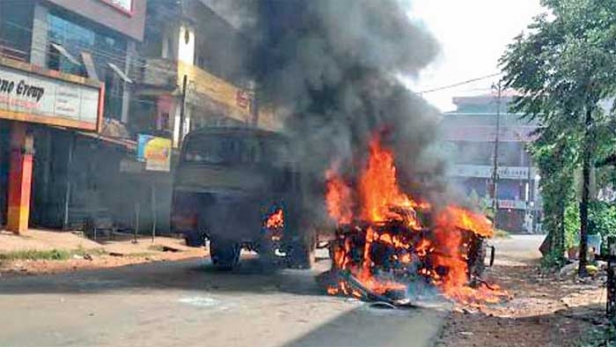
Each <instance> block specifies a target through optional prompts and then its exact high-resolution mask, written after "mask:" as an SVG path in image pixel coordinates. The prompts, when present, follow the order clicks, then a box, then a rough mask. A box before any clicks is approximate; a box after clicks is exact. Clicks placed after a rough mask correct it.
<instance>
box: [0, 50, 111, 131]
mask: <svg viewBox="0 0 616 347" xmlns="http://www.w3.org/2000/svg"><path fill="white" fill-rule="evenodd" d="M103 94H104V88H103V84H101V83H93V82H92V81H88V80H86V79H84V78H81V77H78V76H71V75H67V74H61V73H58V72H53V71H48V70H43V69H40V68H35V67H33V66H31V65H28V64H23V63H18V62H11V61H8V60H7V59H0V118H4V119H11V120H17V121H24V122H31V123H38V124H47V125H56V126H63V127H68V128H76V129H80V130H89V131H97V130H99V125H100V121H101V119H102V111H103V101H102V100H103Z"/></svg>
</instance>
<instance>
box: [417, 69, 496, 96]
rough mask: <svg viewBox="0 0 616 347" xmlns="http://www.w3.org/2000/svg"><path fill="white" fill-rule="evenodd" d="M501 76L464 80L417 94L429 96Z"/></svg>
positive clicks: (493, 75) (492, 75) (494, 75)
mask: <svg viewBox="0 0 616 347" xmlns="http://www.w3.org/2000/svg"><path fill="white" fill-rule="evenodd" d="M501 74H502V72H499V73H494V74H491V75H486V76H482V77H477V78H472V79H470V80H466V81H462V82H457V83H454V84H450V85H446V86H443V87H438V88H433V89H428V90H424V91H421V92H419V94H429V93H434V92H438V91H441V90H446V89H451V88H455V87H459V86H463V85H465V84H469V83H473V82H477V81H482V80H487V79H489V78H494V77H497V76H500V75H501Z"/></svg>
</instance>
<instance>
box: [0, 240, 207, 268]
mask: <svg viewBox="0 0 616 347" xmlns="http://www.w3.org/2000/svg"><path fill="white" fill-rule="evenodd" d="M98 241H99V242H96V241H94V240H90V239H88V238H86V237H84V236H82V235H81V234H80V233H79V232H70V231H50V230H37V229H30V230H28V231H27V232H26V233H24V234H22V235H19V236H18V235H14V234H12V233H9V232H6V231H0V273H1V274H2V275H3V276H7V275H9V276H10V275H24V274H28V275H32V274H41V273H58V272H65V271H76V270H82V269H95V268H102V267H115V266H123V265H130V264H138V263H144V262H151V261H164V260H181V259H187V258H195V257H205V256H206V255H207V254H208V253H207V251H206V250H205V249H203V248H191V247H187V246H186V245H185V244H184V240H183V239H178V238H170V237H156V238H155V239H154V242H152V238H151V237H147V236H139V237H138V239H137V242H136V243H134V242H133V236H132V235H127V234H115V235H114V237H113V238H111V239H109V238H103V239H99V240H98Z"/></svg>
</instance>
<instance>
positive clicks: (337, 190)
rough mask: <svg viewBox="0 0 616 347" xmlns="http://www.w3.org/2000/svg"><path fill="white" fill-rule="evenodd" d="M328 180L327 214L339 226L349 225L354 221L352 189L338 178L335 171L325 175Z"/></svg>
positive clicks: (329, 171)
mask: <svg viewBox="0 0 616 347" xmlns="http://www.w3.org/2000/svg"><path fill="white" fill-rule="evenodd" d="M325 177H326V178H327V194H326V196H325V201H326V203H327V212H328V213H329V215H330V217H331V218H333V219H334V220H335V221H336V222H338V224H349V223H351V220H352V219H353V209H352V200H351V188H349V187H348V186H347V185H346V183H345V182H344V180H343V179H342V178H341V177H340V176H338V175H337V174H336V172H335V170H333V169H330V170H328V171H327V173H326V174H325Z"/></svg>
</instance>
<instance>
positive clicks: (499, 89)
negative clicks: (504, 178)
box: [492, 81, 503, 229]
mask: <svg viewBox="0 0 616 347" xmlns="http://www.w3.org/2000/svg"><path fill="white" fill-rule="evenodd" d="M492 88H494V89H496V91H497V99H496V135H495V136H494V162H493V167H492V209H493V211H494V229H496V228H497V227H498V144H499V135H500V108H501V98H502V94H503V86H502V83H501V82H500V81H499V82H498V84H497V85H493V86H492Z"/></svg>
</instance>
